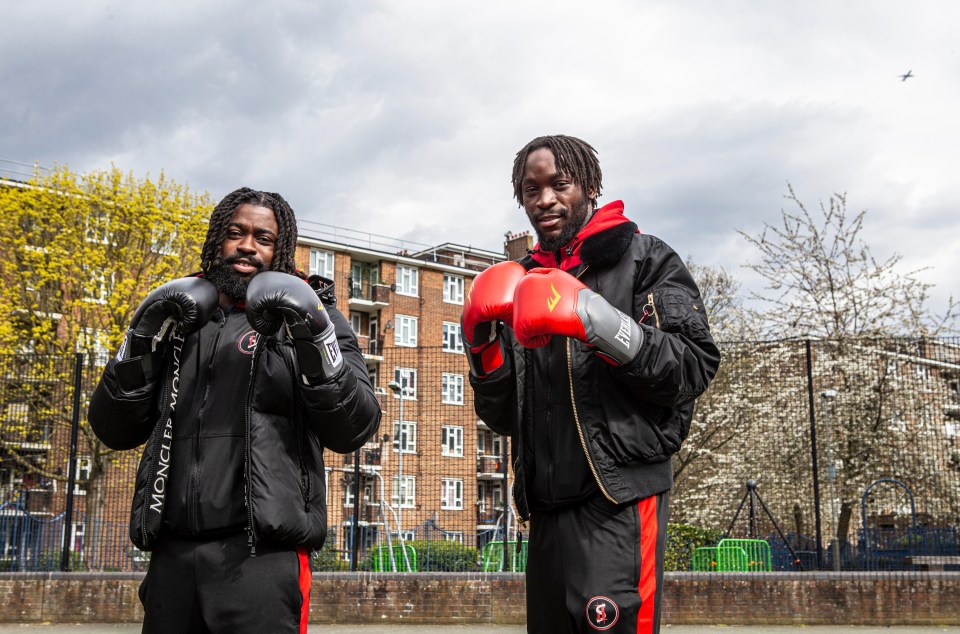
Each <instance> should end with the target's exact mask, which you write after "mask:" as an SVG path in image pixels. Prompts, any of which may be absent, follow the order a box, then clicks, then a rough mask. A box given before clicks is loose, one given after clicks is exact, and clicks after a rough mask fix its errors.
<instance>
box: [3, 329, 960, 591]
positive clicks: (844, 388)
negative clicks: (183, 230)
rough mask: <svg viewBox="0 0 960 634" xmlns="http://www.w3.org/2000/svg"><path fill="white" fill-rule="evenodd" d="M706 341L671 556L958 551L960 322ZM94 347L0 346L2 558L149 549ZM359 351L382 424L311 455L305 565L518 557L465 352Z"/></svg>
mask: <svg viewBox="0 0 960 634" xmlns="http://www.w3.org/2000/svg"><path fill="white" fill-rule="evenodd" d="M722 349H723V352H724V359H723V364H722V366H721V370H720V373H719V375H718V376H717V378H716V380H715V381H714V384H713V386H712V387H711V389H710V390H709V392H708V393H707V394H705V395H704V396H703V397H701V399H700V400H699V401H698V404H697V409H696V413H695V419H694V424H693V426H692V428H691V434H690V437H689V438H688V439H687V441H686V443H685V444H684V446H683V449H682V450H681V452H680V453H679V454H678V455H677V456H676V457H675V460H674V471H675V474H676V482H675V487H674V492H673V496H672V502H671V527H670V534H669V546H668V557H667V569H668V570H701V571H714V572H718V573H723V572H739V571H751V570H818V569H820V570H843V571H888V572H890V573H894V572H895V571H908V570H909V571H918V570H938V569H944V570H951V569H960V552H958V535H957V529H958V526H960V391H958V380H960V372H958V371H960V340H956V339H942V338H941V339H851V340H846V341H807V340H789V341H774V342H735V343H729V344H724V345H723V346H722ZM92 360H93V359H92V358H90V359H88V358H86V357H84V356H78V357H73V356H71V357H66V358H53V357H43V356H39V355H19V356H15V357H11V356H6V357H0V373H2V374H0V377H2V378H0V414H2V419H0V548H2V550H0V569H2V570H55V569H69V570H96V571H100V570H140V569H143V566H144V564H145V562H146V561H147V559H148V556H149V555H148V554H147V553H142V552H139V551H137V550H136V549H134V548H133V547H132V546H131V545H130V543H129V540H128V539H127V514H128V510H129V502H130V496H131V489H132V483H133V474H134V470H135V468H136V462H137V460H138V458H139V452H136V451H129V452H119V453H118V452H112V451H110V450H107V449H106V448H105V447H103V446H102V445H100V443H98V442H97V441H96V438H95V437H94V436H93V435H92V433H91V432H90V430H89V428H88V426H87V425H86V422H85V419H86V401H87V398H88V396H89V393H90V390H91V389H92V386H93V385H94V384H95V382H96V380H97V378H98V375H99V370H98V368H97V367H96V366H95V365H94V364H93V363H92ZM367 362H368V368H369V372H370V376H371V379H372V380H373V383H374V385H375V387H376V391H377V394H378V397H379V398H380V401H381V405H382V408H383V420H382V424H381V428H380V430H379V432H378V434H377V436H376V438H374V439H373V440H372V441H371V442H369V443H368V444H367V445H366V446H365V447H363V448H362V449H361V450H359V451H357V452H356V453H354V454H350V455H339V454H333V453H328V455H327V464H326V466H327V505H328V511H329V538H328V541H327V545H326V546H325V547H324V549H323V550H322V551H321V552H319V553H317V554H316V555H315V557H314V566H315V568H316V569H318V570H351V569H359V570H373V571H393V570H397V571H402V570H419V571H474V572H492V571H501V570H518V571H519V570H523V569H524V566H525V563H526V562H525V549H524V548H523V546H522V543H523V541H522V540H521V539H518V535H517V531H518V526H517V522H516V519H515V516H514V512H513V508H512V504H511V496H510V490H509V489H510V483H511V482H512V476H511V473H510V470H509V467H508V462H509V461H508V460H507V459H506V458H507V452H508V449H509V448H508V446H507V445H508V443H507V442H505V440H504V439H503V438H501V437H500V436H497V435H496V434H494V433H492V432H491V431H490V430H489V429H488V428H487V427H486V425H484V424H483V422H482V421H480V420H478V419H477V417H476V415H475V414H474V411H473V401H472V393H471V390H470V387H469V384H468V383H469V382H468V380H467V374H466V373H467V370H466V363H465V359H464V356H463V354H462V353H460V352H459V351H457V349H456V347H455V344H452V345H450V346H449V347H447V348H425V347H419V348H403V347H391V346H388V347H383V346H377V348H376V349H370V350H367ZM401 395H402V398H401ZM71 478H72V479H73V482H71ZM518 544H520V546H519V547H518Z"/></svg>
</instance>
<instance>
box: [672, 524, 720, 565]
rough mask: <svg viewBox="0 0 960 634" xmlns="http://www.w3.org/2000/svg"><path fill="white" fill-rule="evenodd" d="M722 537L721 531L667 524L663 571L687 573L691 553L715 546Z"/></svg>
mask: <svg viewBox="0 0 960 634" xmlns="http://www.w3.org/2000/svg"><path fill="white" fill-rule="evenodd" d="M722 536H723V531H721V530H719V529H716V528H700V527H698V526H690V525H688V524H668V525H667V549H666V553H665V554H664V557H663V560H664V562H663V569H664V570H665V571H669V572H676V571H689V570H690V569H691V562H692V560H693V551H694V550H696V549H697V548H700V547H701V546H716V545H717V542H719V541H720V538H721V537H722Z"/></svg>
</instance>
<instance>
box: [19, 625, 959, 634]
mask: <svg viewBox="0 0 960 634" xmlns="http://www.w3.org/2000/svg"><path fill="white" fill-rule="evenodd" d="M139 632H140V626H139V625H106V624H104V625H32V624H30V625H17V624H11V623H0V634H139ZM524 632H525V630H524V628H523V627H522V626H518V625H386V624H385V625H311V626H310V634H524ZM660 632H661V634H960V626H949V627H946V626H929V627H872V626H852V625H847V626H843V625H818V626H790V627H785V626H779V627H778V626H769V625H764V626H754V627H741V626H736V625H727V626H715V625H673V626H664V627H663V628H661V630H660Z"/></svg>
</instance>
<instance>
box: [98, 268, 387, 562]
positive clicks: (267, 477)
mask: <svg viewBox="0 0 960 634" xmlns="http://www.w3.org/2000/svg"><path fill="white" fill-rule="evenodd" d="M311 285H312V286H313V287H314V289H315V290H317V293H318V295H319V297H320V299H321V301H322V302H323V304H324V306H325V308H326V310H327V312H328V314H329V316H330V318H331V320H332V321H333V323H334V327H335V330H336V334H337V340H338V342H339V345H340V350H341V353H342V355H343V360H344V366H345V368H344V371H342V372H340V373H339V374H338V375H337V376H335V377H332V378H331V379H329V380H327V381H325V382H322V383H319V384H317V385H311V384H308V383H307V382H306V381H305V380H304V379H303V378H302V377H301V376H299V375H298V371H297V365H296V358H295V353H294V349H293V345H292V344H291V343H290V342H289V341H288V340H287V339H286V337H285V335H284V334H283V331H280V332H279V333H278V334H277V335H274V336H272V337H266V336H264V335H260V334H257V333H256V332H255V331H253V330H252V328H251V329H250V330H249V332H248V333H247V335H246V336H244V337H242V338H241V339H240V340H239V341H233V339H234V338H236V337H235V336H234V335H236V333H237V332H239V331H238V328H239V329H242V328H250V327H249V324H246V325H242V324H240V323H237V324H236V325H234V326H231V327H230V328H231V329H232V330H231V332H232V333H233V334H232V335H231V339H230V341H224V342H219V343H218V344H216V351H217V352H215V354H216V355H219V356H217V357H214V358H215V363H214V364H212V365H211V366H210V367H211V368H212V369H211V370H210V371H209V372H206V373H204V371H203V370H202V369H201V368H199V367H198V366H199V365H200V364H199V363H196V362H193V363H189V362H184V363H181V361H186V360H187V359H190V358H196V356H197V355H196V354H194V355H193V356H192V357H191V355H190V354H188V353H189V352H190V347H191V346H193V347H194V348H196V347H197V346H198V345H199V342H198V337H199V336H200V332H195V333H192V334H190V335H187V336H186V337H183V336H182V335H180V334H179V333H175V335H174V338H173V340H171V341H170V342H169V343H168V344H167V346H166V350H165V352H164V358H163V359H162V361H161V362H159V363H157V364H156V366H157V368H158V371H157V373H156V375H155V376H153V377H147V378H146V382H145V383H144V384H143V385H140V386H139V387H131V386H130V385H127V388H128V389H127V390H124V389H122V388H121V387H120V382H119V381H118V379H117V373H116V369H115V366H116V363H117V362H116V360H115V359H113V360H111V361H110V362H109V363H107V366H106V368H105V369H104V371H103V375H102V377H101V379H100V383H99V384H98V386H97V388H96V390H95V391H94V393H93V395H92V397H91V400H90V408H89V412H88V418H89V420H90V424H91V426H92V427H93V430H94V432H95V433H96V434H97V436H98V437H99V438H100V439H101V440H102V441H103V442H104V444H106V445H107V446H108V447H111V448H113V449H131V448H134V447H137V446H139V445H141V444H142V443H144V442H146V445H145V446H144V449H143V455H142V457H141V460H140V465H139V468H138V469H137V476H136V486H135V491H134V497H133V503H132V509H131V518H130V537H131V540H132V541H133V543H134V544H135V545H136V546H137V547H138V548H140V549H141V550H151V549H152V548H153V547H154V546H155V545H156V543H157V540H158V538H160V537H161V536H162V534H166V533H165V532H164V533H161V529H164V531H166V530H169V529H170V527H169V526H168V524H167V523H166V522H165V517H164V509H165V507H166V506H168V505H169V504H170V503H171V501H172V500H173V499H174V498H172V497H171V496H179V497H178V498H176V501H177V507H178V510H179V508H180V507H182V506H185V505H184V504H182V503H181V500H183V499H188V500H189V499H196V500H197V502H196V504H194V505H189V506H190V510H189V513H190V515H191V520H190V522H180V523H181V524H182V525H189V526H190V527H191V528H190V529H189V530H188V531H187V536H191V533H192V534H193V535H192V536H196V537H204V536H206V535H208V534H211V532H210V529H209V525H205V524H204V518H209V517H213V518H214V520H213V521H212V522H211V523H212V524H213V526H214V527H216V528H218V529H219V530H222V529H223V528H224V527H223V526H219V525H218V524H217V519H216V516H217V514H219V518H220V519H221V520H222V519H223V518H224V517H228V518H230V519H231V520H233V519H236V517H237V516H238V515H239V518H240V522H241V524H240V525H238V526H236V527H234V529H233V530H236V531H241V530H246V532H247V534H248V543H249V544H250V546H251V548H252V549H255V546H256V543H257V542H258V541H261V540H262V541H265V542H267V543H273V544H281V545H288V546H303V547H306V548H307V549H310V550H314V549H318V548H320V547H321V546H322V545H323V542H324V540H325V538H326V531H327V508H326V490H325V479H324V461H323V450H324V447H327V448H329V449H331V450H333V451H336V452H339V453H348V452H350V451H354V450H356V449H357V448H359V447H360V446H362V445H363V444H364V443H365V442H366V441H367V440H368V439H369V438H371V437H372V436H374V435H375V433H376V431H377V428H378V426H379V423H380V406H379V404H378V402H377V400H376V397H375V395H374V392H373V388H372V386H371V385H370V381H369V378H368V376H367V371H366V365H365V363H364V360H363V355H362V354H361V352H360V349H359V347H358V345H357V340H356V336H355V335H354V334H353V331H352V329H351V327H350V325H349V323H348V322H347V320H346V319H345V318H344V316H343V314H342V313H340V311H339V310H337V309H336V308H335V306H334V304H335V301H336V300H335V298H334V295H333V285H332V282H330V281H329V280H325V279H323V278H317V277H316V276H315V277H314V278H311ZM238 319H240V320H243V321H245V316H244V315H243V313H242V311H236V310H235V311H234V312H233V313H229V314H228V315H227V316H225V317H222V322H223V323H227V322H228V320H231V321H230V322H229V323H234V321H232V320H238ZM228 325H229V324H228ZM211 330H212V331H213V332H216V330H217V328H216V327H214V328H212V329H211ZM220 330H221V331H222V330H224V328H221V329H220ZM217 336H218V341H219V334H218V335H217ZM230 347H234V348H236V347H240V348H243V351H242V352H243V353H244V354H239V353H236V351H232V352H233V353H234V354H232V355H231V356H229V357H228V356H226V352H231V351H230V350H229V348H230ZM217 364H219V365H217ZM218 367H219V370H217V368H218ZM213 372H219V373H220V376H222V375H223V374H224V373H230V374H232V375H233V377H232V378H234V379H237V380H235V381H234V382H233V383H231V384H236V385H242V386H243V387H242V388H240V389H238V390H237V393H235V394H228V395H222V396H223V397H224V398H236V399H239V400H240V401H241V403H242V406H240V407H236V408H233V409H234V410H235V411H238V412H241V413H242V419H241V417H239V416H238V417H237V418H238V419H237V420H211V421H210V424H209V427H215V426H216V427H218V428H217V430H215V431H213V432H207V431H196V430H197V429H205V428H204V426H202V425H200V424H199V423H197V424H192V425H187V427H188V428H190V430H191V431H189V432H186V433H188V434H192V436H191V437H190V438H184V437H183V433H184V432H182V431H181V432H180V433H179V434H178V430H177V415H176V414H177V412H178V411H180V412H182V407H181V408H178V407H177V398H178V394H181V398H180V400H181V401H183V400H184V398H183V396H182V394H183V393H184V391H185V390H187V389H190V390H194V391H195V392H196V393H200V394H202V393H203V392H204V391H205V390H206V389H207V388H208V387H209V386H210V385H213V383H211V382H210V381H211V379H210V378H209V377H210V376H211V373H213ZM198 373H199V376H198ZM239 373H242V374H243V375H244V376H242V377H240V376H239ZM197 381H201V382H202V383H203V384H202V385H200V384H197ZM182 405H183V403H182V402H181V406H182ZM171 414H172V415H171ZM181 415H185V414H182V413H181ZM216 416H217V412H209V413H207V412H205V413H204V417H210V418H211V419H213V418H215V417H216ZM201 436H202V437H201ZM174 440H176V441H177V442H181V443H184V444H182V445H180V446H182V447H184V449H183V450H182V451H181V452H180V453H178V452H176V451H171V448H172V447H173V445H174ZM194 445H195V447H196V448H195V449H194V448H193V447H194ZM204 447H206V448H207V449H204ZM188 448H190V449H191V450H188ZM238 452H239V453H241V454H242V458H241V460H242V469H243V474H242V485H241V486H238V487H225V486H218V484H217V478H218V477H219V478H221V479H223V478H225V475H224V474H223V469H224V468H225V467H224V464H223V463H224V462H227V460H225V459H224V457H225V456H226V457H229V456H236V455H237V453H238ZM178 456H179V458H180V459H181V460H189V461H191V462H192V463H193V464H191V465H190V466H189V467H187V466H185V465H182V464H178V465H174V464H173V463H174V462H175V461H176V460H177V459H178ZM234 460H235V459H234ZM191 473H195V474H200V477H196V476H193V477H191V476H190V474H191ZM238 496H239V497H240V498H242V499H240V500H237V499H234V498H236V497H238ZM194 508H196V509H199V510H197V511H194ZM231 508H232V509H233V510H232V511H229V510H226V511H225V510H224V509H231ZM203 513H206V515H203ZM195 514H200V518H201V519H200V520H199V521H198V520H196V519H195V518H194V515H195ZM228 528H229V527H228ZM213 532H214V533H215V532H216V531H213ZM178 534H181V533H180V532H178ZM254 552H255V550H254Z"/></svg>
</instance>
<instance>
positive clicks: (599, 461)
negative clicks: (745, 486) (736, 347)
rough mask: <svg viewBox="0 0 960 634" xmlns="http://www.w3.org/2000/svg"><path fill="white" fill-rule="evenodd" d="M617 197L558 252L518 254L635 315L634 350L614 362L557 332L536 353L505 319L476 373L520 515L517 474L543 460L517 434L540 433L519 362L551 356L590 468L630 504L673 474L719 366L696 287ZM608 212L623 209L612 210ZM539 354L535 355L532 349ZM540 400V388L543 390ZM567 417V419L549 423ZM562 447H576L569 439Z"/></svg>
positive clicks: (478, 400)
mask: <svg viewBox="0 0 960 634" xmlns="http://www.w3.org/2000/svg"><path fill="white" fill-rule="evenodd" d="M622 212H623V207H622V204H621V203H619V202H617V203H611V204H610V205H607V206H606V207H604V208H602V209H600V210H598V211H597V212H596V213H595V214H594V216H593V217H592V218H591V220H590V222H589V223H588V224H587V226H586V227H585V228H584V229H583V230H581V233H580V234H579V235H578V237H577V238H575V239H574V242H572V243H571V245H569V247H568V248H567V249H564V251H562V252H558V253H557V254H544V253H541V252H534V254H533V255H532V256H527V257H526V258H524V259H523V260H521V264H523V265H524V267H525V268H527V269H531V268H534V267H538V266H544V265H548V266H554V267H558V268H564V269H565V270H567V272H569V273H571V274H573V275H575V276H576V277H578V278H579V279H580V281H581V282H583V283H584V284H586V285H587V286H589V287H590V288H591V289H593V290H594V291H596V292H597V293H599V294H600V295H602V296H603V297H604V299H606V300H607V301H608V302H610V304H612V305H613V306H616V307H617V308H619V309H620V310H621V311H623V312H624V313H626V314H628V315H632V316H633V318H634V320H636V321H637V322H638V323H640V324H641V329H642V330H643V334H644V340H643V344H642V346H641V348H640V351H639V352H638V354H637V356H636V357H635V359H634V360H633V361H632V362H630V363H629V364H627V365H624V366H621V367H615V366H613V365H611V364H609V363H607V362H605V361H604V360H602V359H601V358H599V357H598V355H597V354H596V353H595V352H594V351H593V350H592V349H591V348H590V347H588V346H587V345H586V344H585V343H583V342H581V341H578V340H575V339H565V338H560V337H554V338H553V341H552V342H551V346H560V347H561V350H560V354H559V356H560V357H563V360H564V361H565V363H556V362H555V361H556V360H557V358H558V355H557V354H556V351H554V353H552V354H551V355H550V356H544V353H543V352H541V351H540V350H528V349H525V348H523V347H521V346H520V345H519V344H517V343H516V341H515V339H514V337H513V333H512V331H511V330H510V329H509V327H507V326H502V336H504V337H506V340H507V341H508V342H509V344H510V347H511V349H512V352H513V354H512V355H508V356H507V359H506V362H505V363H504V365H503V366H501V367H500V368H499V369H497V371H496V372H494V373H493V374H491V375H490V376H489V377H488V378H486V379H483V380H480V379H478V378H477V377H476V376H474V375H473V374H471V376H470V383H471V385H472V386H473V389H474V393H475V400H474V404H475V409H476V411H477V414H478V416H480V418H481V419H482V420H483V421H484V422H485V423H486V424H487V425H488V426H489V427H490V428H491V429H493V430H494V431H496V432H498V433H501V434H509V435H511V436H512V440H513V455H514V471H515V475H516V481H515V484H514V499H515V502H516V505H517V510H518V511H519V513H520V516H521V518H522V519H526V518H527V517H528V516H529V511H528V504H527V498H526V493H527V491H526V490H525V487H524V475H525V473H526V472H531V473H533V472H534V470H536V473H537V474H538V475H537V477H538V478H539V477H541V475H540V474H543V473H545V472H547V469H546V468H545V467H546V465H535V464H532V461H533V457H534V455H535V454H534V452H533V451H531V450H530V447H527V446H525V443H530V442H531V441H533V442H537V441H539V442H542V441H543V440H542V439H536V438H534V435H533V434H532V429H531V425H532V420H531V418H532V416H531V414H530V411H529V408H527V409H525V408H524V404H525V402H526V401H527V400H529V399H532V398H533V392H532V390H537V389H544V388H543V386H542V385H533V384H532V383H533V382H532V381H531V380H530V379H529V377H528V375H529V372H527V370H528V369H529V368H530V367H532V366H531V364H533V363H541V364H542V363H544V361H545V359H547V358H549V359H551V360H552V361H551V362H550V366H549V368H547V369H546V371H548V372H550V373H551V374H555V373H558V372H559V373H562V374H563V377H562V379H563V380H559V381H552V383H554V385H566V386H568V389H566V390H557V389H552V390H551V391H550V393H549V398H550V399H564V401H565V402H563V403H555V406H554V407H551V409H552V410H555V411H558V412H560V411H570V409H571V408H572V413H573V419H574V420H573V421H572V423H573V425H575V428H576V434H577V436H578V440H579V443H574V445H577V444H578V445H579V447H576V450H580V451H583V454H584V455H585V457H586V462H587V467H588V468H589V470H590V472H591V473H590V475H591V476H592V478H593V480H594V481H595V482H596V485H597V487H598V488H599V489H600V492H601V493H602V494H603V495H604V497H606V498H607V499H609V500H610V501H612V502H615V503H623V502H630V501H634V500H638V499H642V498H645V497H649V496H651V495H655V494H657V493H661V492H663V491H666V490H668V489H669V488H670V487H671V486H672V484H673V469H672V466H671V463H670V456H671V455H672V454H673V453H675V452H676V451H677V450H678V449H679V448H680V444H681V443H682V442H683V440H684V439H685V438H686V437H687V434H688V433H689V431H690V422H691V418H692V414H693V406H694V400H695V399H696V397H697V396H699V395H700V394H701V393H703V391H704V390H706V389H707V386H708V385H709V383H710V381H711V380H712V378H713V376H714V375H715V374H716V372H717V368H718V367H719V363H720V353H719V350H718V348H717V346H716V344H715V343H714V341H713V338H712V337H711V335H710V331H709V328H708V326H707V318H706V315H705V314H704V309H703V303H702V301H701V299H700V292H699V290H698V289H697V287H696V284H695V283H694V281H693V278H692V277H691V276H690V273H689V272H688V271H687V268H686V266H685V265H684V264H683V262H682V261H681V260H680V257H679V256H677V254H676V253H675V252H674V251H673V250H672V249H671V248H670V247H669V246H667V245H666V244H664V243H663V241H661V240H659V239H658V238H655V237H653V236H649V235H642V234H640V233H638V232H637V227H636V225H635V224H633V223H632V222H629V221H627V220H626V219H625V218H622ZM617 215H620V216H621V218H620V219H619V220H618V219H617V218H616V216H617ZM538 355H540V356H539V357H538ZM541 398H542V397H541ZM557 423H558V424H566V423H567V422H566V421H557ZM568 446H571V447H572V446H573V445H569V444H568Z"/></svg>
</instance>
